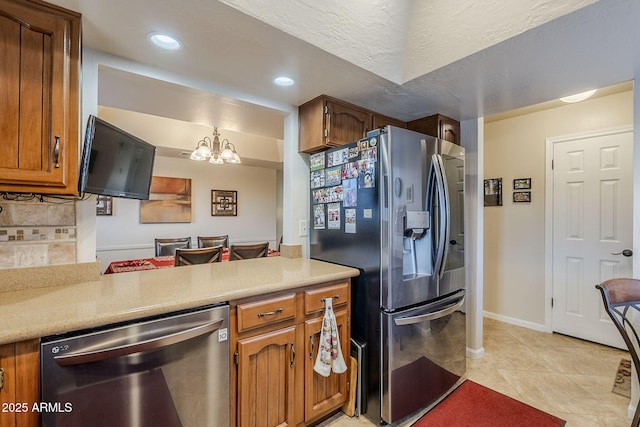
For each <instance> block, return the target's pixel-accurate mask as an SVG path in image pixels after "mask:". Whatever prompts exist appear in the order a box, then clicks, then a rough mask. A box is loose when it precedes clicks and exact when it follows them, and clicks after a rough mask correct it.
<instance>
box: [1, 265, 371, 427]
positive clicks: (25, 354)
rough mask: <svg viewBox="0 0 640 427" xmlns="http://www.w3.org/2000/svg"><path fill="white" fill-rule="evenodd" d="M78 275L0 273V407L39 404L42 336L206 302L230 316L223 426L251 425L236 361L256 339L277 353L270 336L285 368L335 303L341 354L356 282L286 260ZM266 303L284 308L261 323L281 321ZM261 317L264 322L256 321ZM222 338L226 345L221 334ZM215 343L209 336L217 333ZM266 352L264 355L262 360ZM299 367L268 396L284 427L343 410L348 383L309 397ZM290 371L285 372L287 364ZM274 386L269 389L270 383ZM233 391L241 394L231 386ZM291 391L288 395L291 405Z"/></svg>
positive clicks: (57, 269) (53, 269)
mask: <svg viewBox="0 0 640 427" xmlns="http://www.w3.org/2000/svg"><path fill="white" fill-rule="evenodd" d="M77 266H78V267H79V268H80V269H81V270H82V269H84V270H86V271H85V272H84V273H82V274H80V276H84V278H83V279H81V280H77V277H75V278H62V279H61V278H60V277H56V276H57V274H60V275H62V276H64V275H65V274H68V273H65V270H71V269H73V266H65V267H66V268H64V267H62V266H50V267H42V268H33V269H23V270H24V271H23V272H21V271H20V270H13V271H10V270H4V271H2V270H0V283H1V284H2V291H0V296H1V297H2V303H1V304H0V305H1V312H0V324H1V325H2V326H1V327H0V368H2V367H3V366H4V367H6V368H8V370H7V369H5V387H4V389H0V400H2V401H3V402H9V403H11V402H18V401H21V402H34V403H37V402H38V399H39V387H38V379H39V377H40V371H39V367H38V361H39V341H40V338H41V337H45V336H49V335H55V334H62V333H66V332H72V331H77V330H82V329H85V328H93V327H98V326H103V325H110V324H113V323H118V322H127V321H133V320H138V319H141V318H146V317H148V316H155V315H162V314H167V313H172V312H176V311H180V310H184V309H191V308H197V307H202V306H208V305H210V304H215V303H225V302H228V303H229V304H230V307H231V317H230V325H229V336H228V339H229V342H230V344H231V354H230V358H229V360H230V361H231V364H230V366H229V369H230V380H231V382H230V390H229V404H230V417H231V425H236V420H238V425H240V424H242V425H251V424H250V423H251V422H250V421H245V420H243V418H242V417H244V416H245V414H248V413H249V411H250V410H251V409H252V408H247V407H243V406H241V405H240V403H241V402H243V400H241V399H240V397H241V396H245V394H246V393H251V394H253V392H251V391H250V390H248V389H247V388H246V387H247V384H249V382H250V381H251V380H250V378H249V379H248V378H247V377H246V375H251V374H250V373H249V372H253V371H250V370H249V367H248V366H245V359H244V358H245V357H248V358H249V359H246V360H252V359H254V358H258V359H260V358H261V357H262V356H261V355H260V352H259V346H258V347H257V343H258V342H259V340H260V342H262V343H263V344H264V345H265V346H266V347H265V348H267V349H272V348H277V344H275V341H277V337H280V336H285V335H287V334H288V335H287V341H286V343H285V345H284V346H283V349H282V350H283V351H286V355H287V358H286V359H283V360H285V362H286V366H287V367H289V364H290V362H289V353H291V354H292V355H293V354H295V352H294V350H293V348H294V343H295V348H296V350H298V349H299V348H300V350H298V351H299V353H300V355H302V354H305V353H307V352H308V350H302V349H301V348H302V347H304V345H303V344H306V343H307V342H308V341H309V338H305V337H306V335H303V334H307V333H308V334H310V335H313V336H314V337H315V338H319V332H318V331H319V330H320V327H319V325H321V320H322V313H323V310H324V308H323V307H324V305H323V303H322V304H321V301H322V300H324V299H327V298H329V299H332V298H336V302H335V303H334V304H335V306H336V316H337V317H338V324H339V328H341V329H340V330H341V331H342V333H343V334H342V337H341V340H342V341H343V346H345V347H346V346H348V339H349V338H348V337H349V326H348V324H349V321H348V316H349V314H350V304H349V298H350V295H349V282H350V278H351V277H354V276H357V275H358V273H359V272H358V270H356V269H353V268H347V267H342V266H338V265H333V264H329V263H324V262H320V261H315V260H309V259H304V258H285V257H271V258H258V259H250V260H242V261H234V262H226V263H214V264H201V265H195V266H188V267H177V268H170V269H162V270H151V271H140V272H127V273H121V274H112V275H105V276H100V275H99V273H98V271H99V266H98V264H96V265H95V266H93V265H91V264H86V265H84V266H82V265H77ZM43 273H44V274H43ZM11 282H13V283H11ZM338 298H339V299H338ZM275 301H278V303H279V302H283V305H282V307H283V308H282V309H280V310H281V311H282V312H283V313H282V316H278V315H273V316H266V315H267V314H270V313H269V311H275V312H276V313H280V312H279V311H278V308H275V309H272V308H270V307H271V304H274V302H275ZM253 309H257V310H258V311H259V314H258V316H257V317H255V314H256V313H258V311H256V312H253V311H252V310H253ZM263 312H266V313H263ZM251 313H253V316H252V315H251ZM260 314H263V315H265V316H266V318H261V316H260ZM343 317H344V318H343ZM262 320H264V322H263V321H262ZM316 330H317V331H316ZM291 331H295V334H294V335H291ZM224 333H225V340H226V329H225V332H224ZM289 335H291V336H289ZM316 335H318V336H317V337H316ZM215 336H216V337H218V333H216V335H215ZM14 343H16V344H14ZM254 343H256V344H254ZM345 344H346V345H345ZM347 348H348V347H347ZM250 349H253V350H251V351H256V352H257V353H253V355H249V354H248V353H247V351H249V350H250ZM14 351H15V356H14V359H12V357H11V354H12V352H14ZM238 351H239V352H240V357H239V360H238V356H237V352H238ZM276 351H278V350H276ZM347 351H348V350H347ZM270 352H271V350H269V351H267V353H270ZM234 353H236V354H235V355H234ZM346 356H348V353H347V354H346ZM299 360H300V361H301V362H302V363H296V364H295V368H294V369H290V370H289V369H286V370H287V371H288V373H287V378H288V380H289V381H292V382H291V383H290V384H291V386H292V387H293V388H291V389H290V392H287V393H286V396H280V393H276V394H273V395H272V397H274V398H273V399H272V398H269V399H268V402H267V403H268V404H269V405H270V406H280V405H282V406H284V407H286V408H288V412H287V419H290V418H289V417H291V418H295V419H296V421H297V422H296V425H307V424H309V423H315V422H317V420H318V419H320V418H321V417H323V416H325V415H327V414H329V413H331V412H334V411H336V410H338V409H339V408H340V406H341V405H342V404H343V403H344V402H345V401H346V395H347V393H346V391H347V387H348V385H347V383H346V382H347V381H348V375H347V374H343V375H342V376H341V377H340V379H337V380H336V379H333V378H328V379H326V380H327V381H329V383H328V384H331V385H333V387H334V388H335V390H334V391H331V390H330V388H328V387H326V388H323V390H324V392H323V393H322V394H318V392H317V391H316V390H311V389H310V387H309V386H307V385H306V381H308V379H306V380H305V375H306V374H305V372H309V371H307V369H308V368H309V366H312V365H309V362H307V361H306V358H302V357H300V358H299ZM291 366H292V367H293V366H294V365H293V360H292V361H291ZM198 372H199V373H198V375H201V373H200V371H198ZM311 377H313V374H312V375H311ZM260 378H263V376H262V375H261V376H260ZM273 380H274V381H277V379H276V378H273ZM247 381H249V382H247ZM316 381H320V382H322V381H325V379H324V378H320V377H319V376H318V379H316ZM11 382H12V383H11ZM240 382H242V387H239V385H240ZM295 390H297V391H295ZM294 391H295V394H294V395H293V396H290V393H293V392H294ZM329 391H330V392H331V393H329ZM3 393H4V394H3ZM7 393H10V394H7ZM260 394H261V395H263V394H264V393H260ZM270 395H271V394H270ZM303 396H304V398H303ZM294 408H295V409H294ZM240 410H242V412H240ZM6 415H8V416H11V417H13V415H15V419H18V418H21V417H26V419H28V420H29V423H28V424H27V425H34V426H35V425H39V421H38V419H39V414H37V413H34V412H33V411H31V412H27V413H24V414H19V413H17V414H6ZM21 419H23V420H24V419H25V418H21ZM0 420H1V421H2V422H1V423H0V424H2V425H3V426H4V425H5V422H6V423H7V425H9V426H11V425H16V424H15V423H14V422H13V421H14V419H13V418H10V419H9V418H8V419H7V420H5V419H4V418H1V417H0ZM241 420H242V421H241ZM248 423H249V424H248Z"/></svg>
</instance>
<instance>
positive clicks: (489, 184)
mask: <svg viewBox="0 0 640 427" xmlns="http://www.w3.org/2000/svg"><path fill="white" fill-rule="evenodd" d="M484 205H485V206H502V178H490V179H485V180H484Z"/></svg>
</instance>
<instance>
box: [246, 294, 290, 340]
mask: <svg viewBox="0 0 640 427" xmlns="http://www.w3.org/2000/svg"><path fill="white" fill-rule="evenodd" d="M237 312H238V332H244V331H247V330H249V329H253V328H258V327H260V326H265V325H272V324H274V323H278V322H282V321H284V320H289V319H295V317H296V295H295V294H287V295H283V296H281V297H277V298H270V299H267V300H263V301H256V302H251V303H246V304H238V307H237Z"/></svg>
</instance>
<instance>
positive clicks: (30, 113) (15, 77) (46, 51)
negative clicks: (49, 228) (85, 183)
mask: <svg viewBox="0 0 640 427" xmlns="http://www.w3.org/2000/svg"><path fill="white" fill-rule="evenodd" d="M80 31H81V22H80V15H79V14H76V13H74V12H70V11H67V10H64V9H62V8H60V7H57V6H53V5H48V4H46V3H44V2H40V1H37V2H34V1H26V0H0V52H2V60H1V61H0V74H1V75H2V79H3V80H2V81H3V83H2V84H1V85H0V99H2V105H1V106H0V131H1V133H2V138H1V139H0V151H1V152H2V156H0V191H8V192H32V193H42V194H76V193H77V186H78V109H79V98H78V93H79V76H80Z"/></svg>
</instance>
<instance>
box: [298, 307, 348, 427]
mask: <svg viewBox="0 0 640 427" xmlns="http://www.w3.org/2000/svg"><path fill="white" fill-rule="evenodd" d="M335 315H336V324H337V325H338V335H339V336H340V347H341V348H342V353H343V355H344V359H345V363H346V364H347V366H349V341H350V338H349V336H348V335H347V333H346V332H347V330H348V329H349V320H348V319H349V314H348V313H347V310H340V311H335ZM304 331H305V333H304V335H305V338H306V343H305V344H306V345H305V355H306V357H305V361H304V364H305V369H304V381H305V386H304V389H305V399H304V403H305V407H304V414H305V421H312V420H314V419H317V418H319V417H321V416H322V415H325V414H327V413H329V412H331V411H332V410H333V409H335V408H339V407H340V406H342V404H343V403H344V402H346V401H347V397H348V389H347V388H348V386H349V384H348V381H349V377H347V376H346V375H345V374H341V375H335V374H333V373H332V374H331V375H329V376H328V377H323V376H322V375H318V374H317V373H316V372H315V371H314V370H313V366H314V365H315V362H316V357H317V356H318V347H320V333H321V332H322V317H319V318H316V319H313V320H307V321H306V322H305V324H304ZM345 352H346V353H345ZM354 387H355V384H354Z"/></svg>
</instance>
